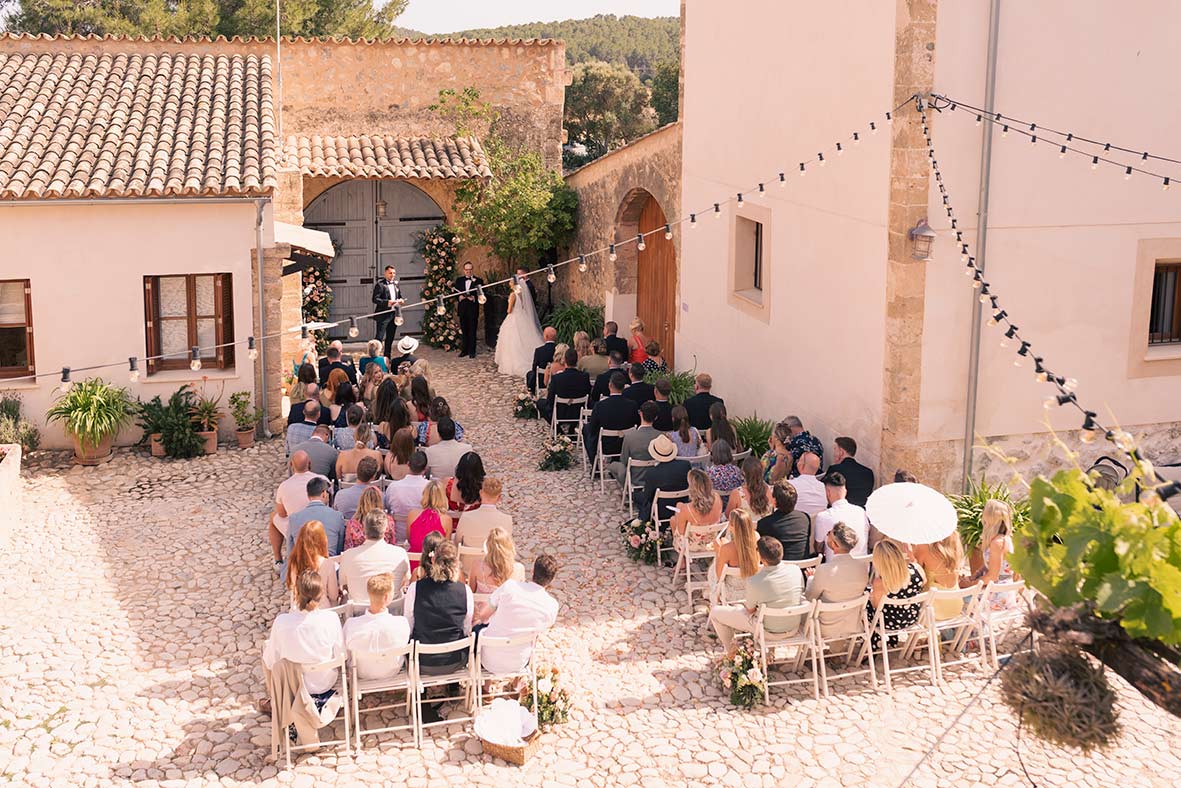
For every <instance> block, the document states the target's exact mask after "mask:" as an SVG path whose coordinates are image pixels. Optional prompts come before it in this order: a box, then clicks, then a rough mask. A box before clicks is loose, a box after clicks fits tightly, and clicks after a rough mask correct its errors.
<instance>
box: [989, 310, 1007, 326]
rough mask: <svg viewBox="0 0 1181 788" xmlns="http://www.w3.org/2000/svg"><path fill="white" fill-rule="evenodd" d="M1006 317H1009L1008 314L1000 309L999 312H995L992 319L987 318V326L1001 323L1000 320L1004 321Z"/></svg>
mask: <svg viewBox="0 0 1181 788" xmlns="http://www.w3.org/2000/svg"><path fill="white" fill-rule="evenodd" d="M1008 316H1009V313H1008V312H1006V311H1005V310H1003V309H1002V310H1001V311H999V312H997V313H996V314H995V315H993V316H992V317H990V318H988V325H990V326H995V325H996V324H997V323H999V322H1001V321H1002V320H1004V319H1005V318H1006V317H1008Z"/></svg>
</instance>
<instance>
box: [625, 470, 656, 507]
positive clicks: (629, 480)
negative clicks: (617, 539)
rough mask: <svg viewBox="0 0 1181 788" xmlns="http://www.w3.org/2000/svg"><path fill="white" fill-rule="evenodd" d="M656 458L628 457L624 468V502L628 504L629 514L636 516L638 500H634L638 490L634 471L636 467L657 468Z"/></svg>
mask: <svg viewBox="0 0 1181 788" xmlns="http://www.w3.org/2000/svg"><path fill="white" fill-rule="evenodd" d="M655 467H656V460H637V459H635V458H634V457H628V458H627V468H626V469H625V470H624V477H623V502H624V503H626V504H627V516H628V517H635V516H636V502H635V501H634V500H633V498H634V497H635V492H636V482H635V477H634V476H633V475H632V471H633V470H635V469H636V468H655Z"/></svg>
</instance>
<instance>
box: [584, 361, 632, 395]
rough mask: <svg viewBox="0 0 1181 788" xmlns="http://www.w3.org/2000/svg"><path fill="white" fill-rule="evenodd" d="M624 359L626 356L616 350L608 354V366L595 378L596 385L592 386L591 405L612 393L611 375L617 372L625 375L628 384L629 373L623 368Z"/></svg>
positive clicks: (625, 383) (624, 378)
mask: <svg viewBox="0 0 1181 788" xmlns="http://www.w3.org/2000/svg"><path fill="white" fill-rule="evenodd" d="M623 359H624V357H623V356H622V355H620V354H619V353H614V352H613V353H611V354H610V355H608V356H607V368H606V369H605V370H603V371H602V372H601V373H599V376H598V377H596V378H595V382H594V385H593V386H591V395H590V406H591V407H594V405H595V403H596V402H598V401H599V400H601V399H603V398H604V397H606V396H607V395H608V394H610V393H611V391H610V386H611V376H612V375H613V374H615V373H616V372H619V373H620V374H622V375H623V376H624V377H623V380H624V387H626V386H627V382H626V381H627V373H626V371H625V370H624V368H623Z"/></svg>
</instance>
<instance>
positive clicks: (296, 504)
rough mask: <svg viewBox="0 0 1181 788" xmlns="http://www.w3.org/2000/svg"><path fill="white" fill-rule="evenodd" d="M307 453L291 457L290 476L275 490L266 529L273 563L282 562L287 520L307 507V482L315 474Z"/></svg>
mask: <svg viewBox="0 0 1181 788" xmlns="http://www.w3.org/2000/svg"><path fill="white" fill-rule="evenodd" d="M311 465H312V461H311V459H310V458H309V457H308V454H307V452H304V451H297V452H295V453H294V454H292V455H291V475H290V476H288V477H287V478H286V479H284V480H283V481H282V482H280V483H279V486H278V488H276V489H275V513H274V516H272V517H271V524H270V527H269V528H268V529H267V531H268V537H269V538H270V541H271V552H272V553H273V554H274V558H275V563H276V564H279V563H281V562H282V561H283V542H284V540H286V539H287V531H288V528H289V526H288V522H287V520H288V518H289V517H290V516H291V515H293V514H295V513H296V512H298V511H300V510H301V509H303V508H304V507H305V506H307V505H308V480H309V479H311V478H312V477H314V476H315V475H316V474H315V473H314V472H313V471H312V469H311Z"/></svg>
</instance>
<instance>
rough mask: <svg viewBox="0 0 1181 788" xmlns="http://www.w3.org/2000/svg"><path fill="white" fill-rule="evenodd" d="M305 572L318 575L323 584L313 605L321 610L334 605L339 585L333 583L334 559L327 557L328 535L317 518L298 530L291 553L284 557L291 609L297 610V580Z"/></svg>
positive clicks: (334, 576) (334, 573)
mask: <svg viewBox="0 0 1181 788" xmlns="http://www.w3.org/2000/svg"><path fill="white" fill-rule="evenodd" d="M308 571H311V572H315V573H316V574H318V575H319V576H320V581H321V584H322V586H321V588H322V590H321V592H320V600H319V602H318V603H317V605H316V607H318V608H319V609H321V610H323V609H324V608H327V607H335V606H336V603H337V600H338V599H339V598H340V588H339V587H338V586H337V584H336V561H335V560H333V559H332V558H329V557H328V535H327V533H325V531H324V524H323V523H321V522H320V521H319V520H311V521H309V522H307V523H305V524H304V526H303V528H300V529H299V533H298V534H297V535H296V537H295V544H294V545H293V546H292V548H291V555H289V556H288V557H287V590H288V592H289V593H290V595H291V611H292V612H295V611H296V610H299V607H298V606H297V605H296V581H297V580H298V579H299V576H300V575H301V574H302V573H304V572H308Z"/></svg>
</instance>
